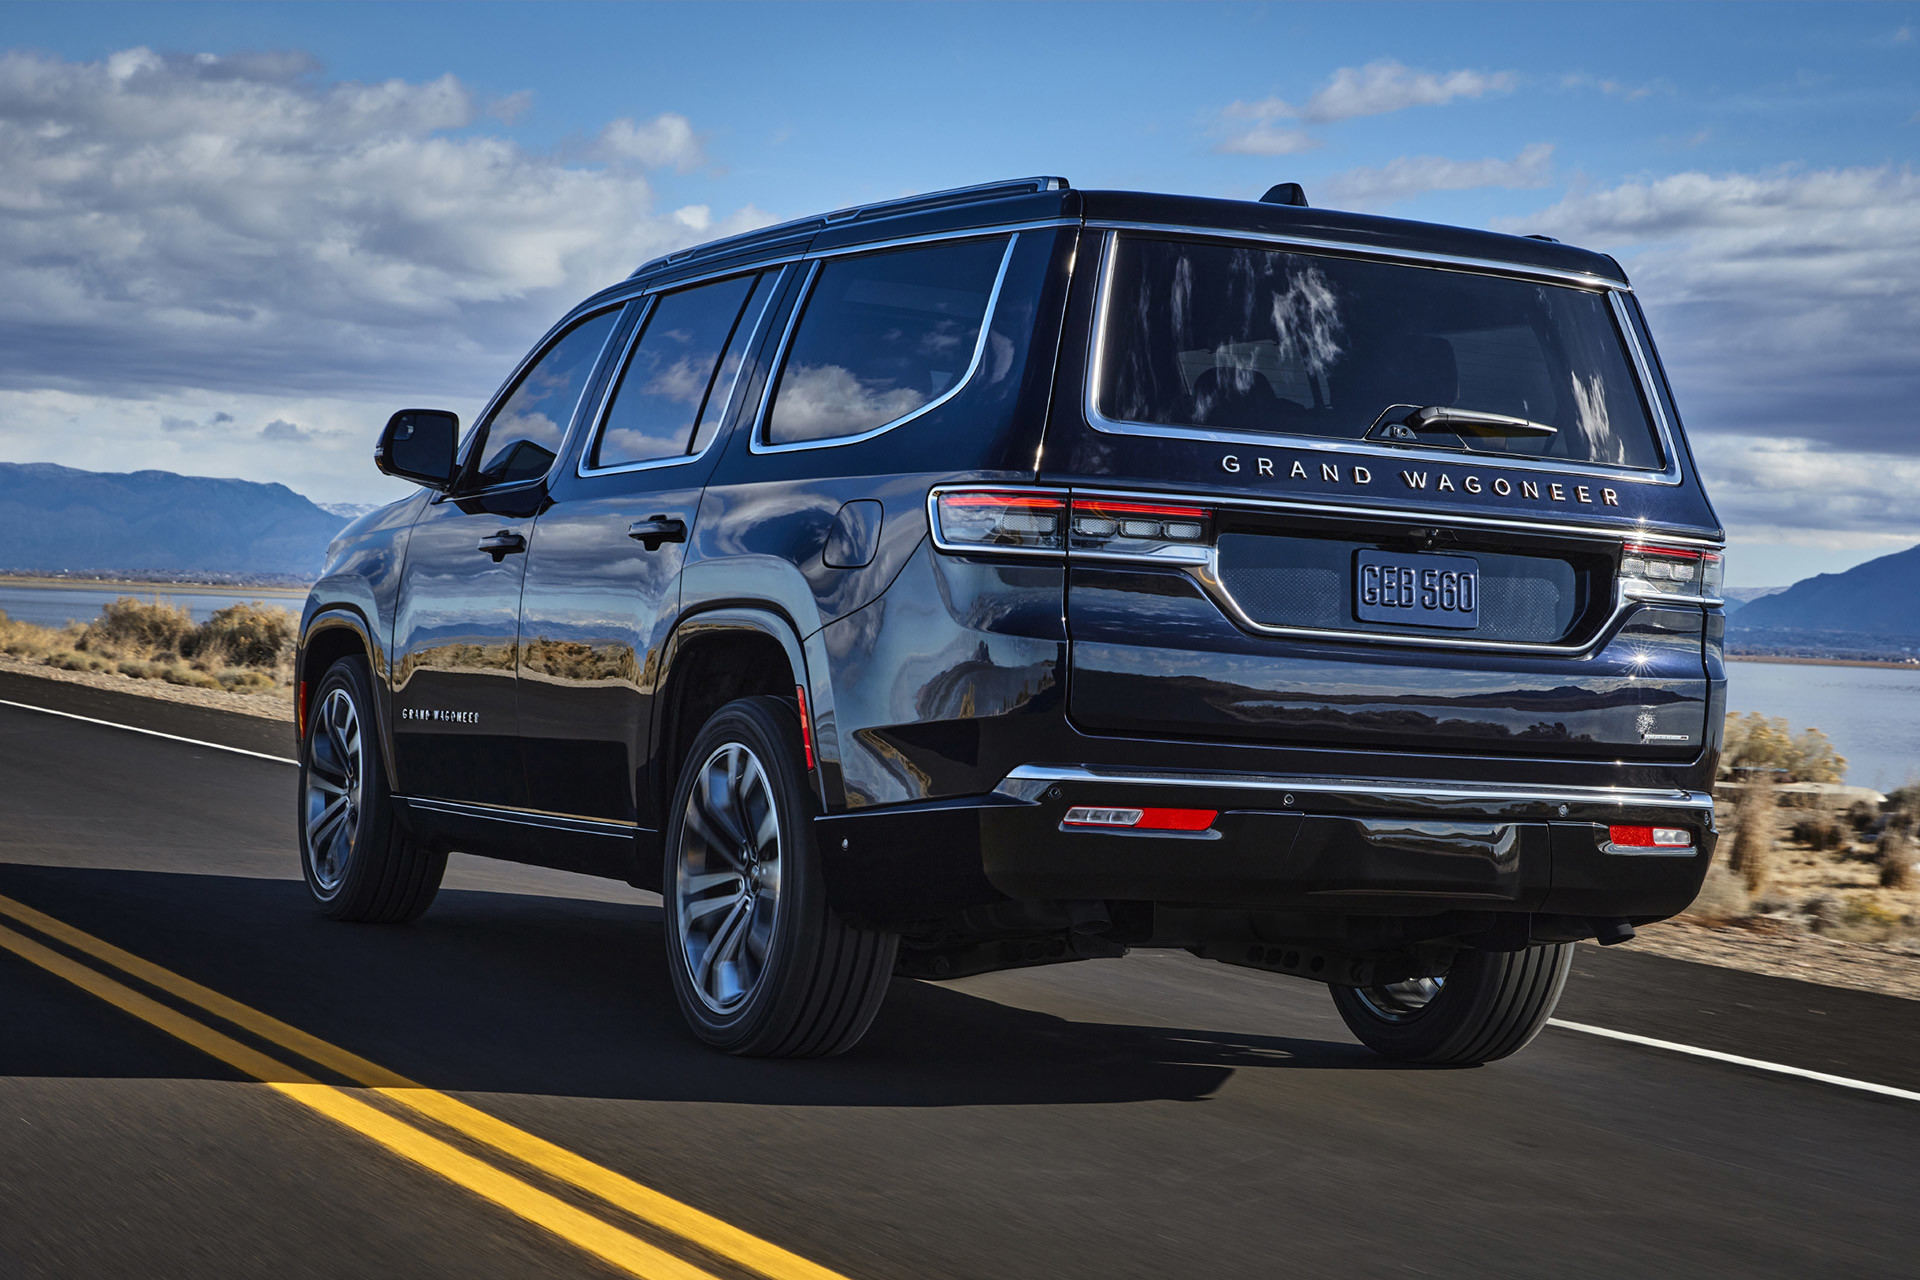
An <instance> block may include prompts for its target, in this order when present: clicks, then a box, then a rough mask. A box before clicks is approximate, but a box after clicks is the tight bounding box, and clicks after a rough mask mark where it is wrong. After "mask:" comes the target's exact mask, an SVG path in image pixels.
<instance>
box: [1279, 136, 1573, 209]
mask: <svg viewBox="0 0 1920 1280" xmlns="http://www.w3.org/2000/svg"><path fill="white" fill-rule="evenodd" d="M1552 180H1553V145H1552V144H1551V143H1546V142H1536V143H1534V144H1533V145H1532V146H1530V147H1526V148H1524V149H1522V150H1521V152H1520V153H1519V154H1518V155H1516V156H1515V157H1514V158H1513V159H1511V160H1500V159H1492V158H1489V159H1486V160H1452V159H1449V158H1447V157H1446V156H1401V157H1400V158H1399V159H1398V160H1394V161H1391V162H1389V163H1388V164H1385V165H1382V166H1381V167H1379V168H1377V169H1349V170H1347V171H1346V172H1345V173H1337V174H1334V175H1333V176H1332V177H1331V178H1329V179H1327V180H1325V181H1324V182H1321V183H1317V184H1315V185H1316V187H1317V188H1318V189H1319V191H1320V192H1323V193H1324V196H1325V199H1324V200H1323V201H1322V203H1325V204H1331V205H1337V206H1339V207H1341V208H1360V209H1377V208H1380V207H1381V206H1383V205H1388V204H1392V203H1393V202H1395V201H1397V200H1406V199H1409V198H1410V197H1413V196H1417V195H1421V194H1424V193H1425V192H1428V191H1468V190H1472V189H1474V188H1477V187H1509V188H1525V187H1544V186H1546V185H1547V184H1548V183H1549V182H1551V181H1552Z"/></svg>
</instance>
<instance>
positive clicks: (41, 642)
mask: <svg viewBox="0 0 1920 1280" xmlns="http://www.w3.org/2000/svg"><path fill="white" fill-rule="evenodd" d="M71 630H72V629H71V628H67V629H55V628H53V627H36V626H35V625H34V624H33V623H31V622H16V621H14V620H13V619H12V618H9V617H8V616H7V614H6V611H5V610H3V609H0V653H4V654H7V655H9V656H10V657H15V658H29V659H31V658H44V657H46V656H47V655H48V654H50V653H55V652H58V651H59V650H62V649H71V648H73V641H74V637H73V635H71V634H69V633H70V632H71Z"/></svg>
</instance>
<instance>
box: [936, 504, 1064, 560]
mask: <svg viewBox="0 0 1920 1280" xmlns="http://www.w3.org/2000/svg"><path fill="white" fill-rule="evenodd" d="M933 519H934V538H935V541H936V542H937V543H938V544H939V546H940V547H941V548H942V549H944V550H947V551H989V552H1009V551H1011V552H1019V553H1025V554H1040V555H1058V554H1059V553H1061V552H1063V551H1065V550H1066V548H1067V533H1066V530H1067V498H1066V495H1065V494H1061V493H1048V492H1045V491H1043V490H1034V489H952V490H947V491H944V492H941V493H936V494H935V495H934V500H933Z"/></svg>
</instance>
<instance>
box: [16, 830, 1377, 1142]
mask: <svg viewBox="0 0 1920 1280" xmlns="http://www.w3.org/2000/svg"><path fill="white" fill-rule="evenodd" d="M0 893H4V894H6V895H7V896H9V897H11V898H13V899H15V900H17V901H20V902H23V903H25V904H27V905H29V906H31V907H34V908H37V909H39V910H41V911H44V912H46V913H48V914H49V915H52V916H54V917H56V918H58V919H60V920H63V921H65V922H66V923H68V924H71V925H74V926H77V927H79V928H81V929H84V930H86V931H87V932H89V933H91V934H93V935H94V936H96V937H99V938H103V939H105V940H107V941H109V942H112V943H113V944H115V945H117V946H120V947H123V948H125V949H126V950H128V951H131V952H133V953H134V954H136V955H138V956H141V957H143V958H145V959H147V960H151V961H153V962H154V963H157V964H160V965H164V966H165V967H167V968H169V969H171V970H173V971H174V972H176V973H179V974H182V975H184V976H186V977H189V978H192V979H193V980H195V981H197V982H200V983H202V984H204V985H206V986H208V987H211V988H213V989H214V990H215V991H218V992H220V993H222V994H224V995H228V996H231V997H233V998H235V999H238V1000H241V1001H244V1002H245V1003H247V1004H249V1005H252V1006H253V1007H254V1008H256V1009H259V1010H262V1011H264V1012H266V1013H269V1014H272V1015H273V1016H275V1017H277V1018H280V1019H282V1020H284V1021H286V1022H289V1023H292V1024H293V1025H294V1026H296V1027H299V1028H301V1029H303V1030H305V1031H308V1032H311V1033H313V1034H315V1035H318V1036H320V1037H322V1038H323V1039H326V1040H329V1041H331V1042H333V1043H334V1044H336V1045H339V1046H341V1047H343V1048H346V1049H349V1050H351V1051H353V1052H355V1053H358V1054H360V1055H362V1056H364V1057H366V1058H369V1059H372V1060H373V1061H374V1062H377V1063H379V1064H381V1065H382V1066H385V1067H387V1068H390V1069H392V1070H395V1071H399V1072H401V1073H402V1074H405V1075H407V1076H409V1077H411V1078H413V1079H415V1080H418V1081H420V1082H421V1083H423V1084H427V1085H431V1086H433V1087H436V1088H441V1089H451V1090H467V1091H476V1092H488V1093H533V1094H543V1095H559V1096H574V1097H596V1098H624V1099H644V1100H660V1101H705V1102H739V1103H755V1104H769V1105H782V1106H888V1107H901V1106H907V1107H911V1106H932V1107H939V1106H967V1105H981V1104H1043V1103H1051V1104H1058V1103H1076V1102H1082V1103H1098V1102H1129V1101H1143V1100H1196V1099H1202V1098H1206V1097H1208V1096H1209V1095H1211V1094H1213V1093H1215V1092H1216V1091H1217V1090H1218V1089H1219V1088H1220V1087H1221V1086H1222V1085H1223V1084H1224V1083H1225V1082H1226V1080H1227V1079H1228V1078H1229V1077H1230V1076H1231V1075H1232V1074H1233V1073H1234V1072H1235V1071H1238V1070H1246V1069H1261V1070H1271V1069H1299V1068H1308V1069H1337V1070H1355V1069H1378V1068H1383V1067H1388V1066H1389V1065H1390V1064H1387V1063H1386V1062H1385V1061H1384V1060H1382V1059H1379V1058H1377V1057H1375V1056H1373V1055H1372V1054H1370V1053H1368V1052H1367V1051H1365V1050H1364V1049H1362V1048H1360V1047H1359V1046H1358V1045H1354V1044H1349V1043H1336V1042H1329V1041H1322V1040H1313V1039H1294V1038H1288V1037H1280V1036H1262V1035H1247V1034H1237V1033H1231V1032H1222V1031H1217V1030H1211V1029H1206V1028H1191V1027H1164V1026H1143V1025H1116V1024H1107V1023H1094V1022H1076V1021H1070V1020H1068V1019H1065V1018H1061V1017H1057V1016H1055V1015H1053V1014H1049V1013H1044V1012H1039V1011H1035V1010H1031V1009H1025V1008H1021V1007H1018V1006H1015V1005H1011V1004H1006V1003H1002V1002H1000V1001H997V1000H992V999H987V998H985V997H983V996H980V995H977V994H972V993H969V992H967V991H964V990H960V989H957V988H955V987H952V986H948V985H941V984H935V983H930V982H919V981H913V980H907V979H898V980H896V981H895V982H894V984H893V989H892V990H891V991H890V992H889V995H888V1000H887V1004H886V1007H885V1008H884V1009H883V1010H882V1012H881V1015H880V1018H879V1020H878V1021H877V1022H876V1023H875V1025H874V1027H873V1029H872V1031H871V1032H870V1033H869V1034H868V1036H867V1038H866V1039H865V1040H864V1041H862V1043H861V1044H860V1045H859V1046H858V1047H857V1048H856V1049H855V1050H854V1051H853V1052H851V1053H849V1054H847V1055H845V1056H843V1057H840V1058H834V1059H827V1060H820V1061H780V1062H769V1061H756V1060H751V1059H742V1058H735V1057H730V1056H728V1055H725V1054H719V1053H715V1052H713V1051H711V1050H709V1049H707V1048H705V1047H704V1046H701V1045H700V1044H698V1043H697V1042H695V1041H694V1040H693V1039H692V1038H691V1036H690V1035H689V1034H688V1032H687V1031H686V1029H685V1028H684V1026H683V1025H682V1023H681V1021H680V1016H679V1013H678V1011H677V1010H676V1009H675V1008H674V1004H673V995H672V991H671V989H670V986H669V982H668V978H667V974H666V969H665V965H664V963H663V961H662V958H661V948H662V946H663V941H662V930H661V924H660V912H659V909H658V908H655V907H644V906H633V905H623V904H609V903H601V902H588V901H582V900H578V899H565V898H547V897H533V896H521V895H512V894H500V893H483V892H474V891H448V892H445V893H443V894H442V895H441V897H440V898H439V900H438V901H437V902H436V903H435V904H434V907H433V909H432V910H431V911H429V912H428V913H427V915H426V916H425V917H424V918H422V919H421V920H419V921H418V922H416V923H415V924H413V925H411V926H406V927H385V926H372V925H343V924H337V923H334V922H332V921H328V920H324V919H322V918H321V917H320V916H318V915H317V914H316V913H315V911H314V909H313V907H312V905H311V902H310V900H309V899H308V897H307V894H306V890H305V887H304V886H302V885H301V884H300V883H299V882H298V881H286V880H262V879H243V878H238V877H227V876H202V875H180V874H164V873H154V872H136V871H102V870H92V869H84V870H83V869H72V868H57V867H36V866H23V865H18V864H9V865H0ZM8 959H11V958H10V957H9V958H8ZM1094 963H1104V962H1094ZM1117 963H1125V962H1124V961H1122V962H1117ZM6 999H7V997H6V994H5V991H4V989H0V1004H4V1003H5V1001H6ZM72 1000H73V1001H74V1002H76V1003H78V1004H84V1003H88V1002H93V1000H94V998H93V997H91V996H88V995H85V994H83V993H81V992H79V991H78V990H74V991H73V992H72ZM82 1016H85V1017H89V1018H91V1017H93V1016H95V1015H94V1012H93V1011H92V1010H89V1011H88V1012H87V1014H85V1015H82ZM9 1039H10V1040H11V1043H0V1075H22V1074H66V1075H86V1076H106V1077H110V1076H118V1075H129V1074H133V1075H138V1074H144V1072H143V1071H141V1070H140V1068H138V1067H137V1066H134V1067H133V1069H132V1070H129V1069H128V1067H129V1066H131V1065H132V1064H129V1063H125V1062H116V1060H115V1059H116V1058H124V1054H120V1053H117V1051H116V1049H115V1045H116V1044H117V1043H118V1041H116V1040H114V1039H113V1038H111V1037H104V1036H103V1037H100V1038H99V1040H98V1050H99V1051H98V1052H97V1053H95V1052H91V1051H89V1050H88V1049H87V1047H86V1043H85V1041H81V1042H77V1043H76V1042H73V1041H72V1040H71V1039H69V1040H68V1041H67V1042H65V1043H64V1046H63V1048H62V1049H61V1051H60V1052H59V1053H58V1054H55V1055H51V1056H49V1054H47V1053H46V1052H44V1051H43V1049H44V1046H37V1045H36V1044H35V1043H33V1042H32V1040H31V1039H28V1040H22V1039H21V1038H20V1037H17V1036H16V1037H9ZM170 1060H173V1059H172V1057H171V1055H170ZM289 1060H290V1061H291V1059H289ZM207 1066H208V1070H207V1072H206V1075H207V1077H208V1078H216V1079H227V1078H231V1075H230V1073H229V1072H228V1071H226V1070H225V1069H223V1068H220V1067H218V1066H217V1065H216V1064H214V1063H212V1061H211V1060H209V1061H208V1064H207Z"/></svg>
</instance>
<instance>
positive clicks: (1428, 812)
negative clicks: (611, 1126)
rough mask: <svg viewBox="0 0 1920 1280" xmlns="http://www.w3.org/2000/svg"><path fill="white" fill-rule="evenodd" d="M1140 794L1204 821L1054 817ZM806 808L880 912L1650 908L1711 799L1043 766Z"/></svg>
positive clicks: (873, 913)
mask: <svg viewBox="0 0 1920 1280" xmlns="http://www.w3.org/2000/svg"><path fill="white" fill-rule="evenodd" d="M1142 805H1150V806H1164V807H1174V808H1193V809H1213V810H1217V811H1218V813H1219V817H1218V818H1217V819H1216V821H1215V822H1214V824H1213V826H1212V828H1210V829H1209V830H1207V831H1204V832H1195V833H1184V832H1182V833H1171V832H1170V833H1136V832H1131V831H1106V830H1089V829H1085V828H1077V827H1071V828H1070V827H1066V826H1064V825H1063V823H1062V819H1063V818H1064V816H1065V814H1066V811H1067V810H1068V809H1069V808H1071V807H1074V806H1096V807H1107V806H1111V807H1138V806H1142ZM819 821H820V823H821V827H822V830H821V836H822V847H823V850H824V851H825V852H826V855H827V861H828V882H829V886H830V888H831V890H832V891H833V896H834V899H835V901H836V905H837V906H839V907H840V908H841V909H842V910H843V911H845V912H847V913H849V914H853V915H857V916H860V917H863V918H867V919H873V920H879V921H903V920H909V919H916V918H927V917H929V916H933V915H937V914H940V912H941V911H942V910H943V909H959V908H962V907H966V906H971V905H976V904H979V903H981V902H985V901H992V900H997V899H999V898H1001V897H1006V898H1013V899H1020V900H1032V899H1068V900H1071V899H1106V900H1129V901H1146V902H1158V903H1167V904H1176V903H1177V904H1184V905H1194V906H1216V907H1238V908H1255V909H1279V910H1289V911H1313V912H1325V913H1330V914H1350V915H1401V916H1416V915H1434V914H1439V913H1441V912H1447V911H1457V910H1471V911H1489V910H1492V911H1503V910H1504V911H1526V912H1540V913H1546V914H1557V915H1569V916H1585V917H1606V918H1626V919H1632V920H1653V919H1662V918H1665V917H1667V916H1670V915H1673V914H1676V913H1677V912H1679V911H1682V910H1684V909H1685V908H1686V907H1687V905H1688V904H1689V903H1691V902H1692V900H1693V898H1694V896H1695V895H1696V894H1697V893H1698V892H1699V889H1700V883H1701V881H1702V879H1703V878H1704V877H1705V875H1706V868H1707V865H1708V863H1709V862H1710V861H1711V858H1712V854H1713V847H1714V841H1715V838H1716V830H1715V826H1714V818H1713V802H1712V799H1711V797H1710V796H1708V795H1706V794H1704V793H1700V792H1690V791H1682V790H1656V789H1639V788H1620V787H1559V786H1526V785H1513V786H1489V785H1485V784H1478V783H1443V782H1429V781H1410V780H1393V779H1378V778H1339V777H1292V778H1283V777H1271V776H1264V775H1256V774H1228V773H1192V772H1180V771H1175V770H1150V771H1143V770H1137V769H1126V770H1123V769H1111V768H1101V767H1097V766H1090V765H1048V764H1032V765H1023V766H1021V767H1020V768H1017V769H1015V770H1013V771H1012V772H1011V773H1010V774H1009V775H1008V776H1007V778H1006V779H1005V780H1004V781H1003V782H1002V783H1001V784H1000V786H999V787H998V788H996V790H995V791H994V793H993V794H992V795H990V796H986V797H980V798H976V799H972V800H968V801H962V802H946V803H941V804H937V805H931V806H911V807H902V808H895V809H891V810H886V811H870V812H867V813H860V812H855V813H850V814H837V815H831V816H829V817H825V818H822V819H820V820H819ZM1610 824H1632V825H1648V826H1670V827H1683V828H1685V829H1687V830H1689V831H1691V832H1692V833H1693V835H1694V844H1693V846H1692V848H1691V849H1689V850H1680V851H1672V850H1663V851H1662V852H1661V853H1660V854H1659V855H1658V856H1647V855H1644V854H1634V853H1624V852H1620V851H1617V850H1615V849H1614V847H1613V846H1612V845H1610V843H1609V841H1608V830H1607V828H1608V826H1609V825H1610ZM836 864H837V865H836Z"/></svg>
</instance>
